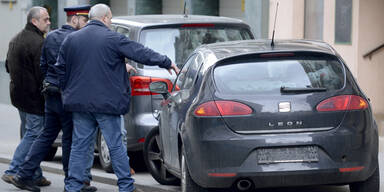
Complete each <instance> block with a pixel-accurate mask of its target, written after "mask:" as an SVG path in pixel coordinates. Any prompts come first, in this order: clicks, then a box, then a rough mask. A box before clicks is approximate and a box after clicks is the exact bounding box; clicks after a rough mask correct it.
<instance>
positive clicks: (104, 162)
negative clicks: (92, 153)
mask: <svg viewBox="0 0 384 192" xmlns="http://www.w3.org/2000/svg"><path fill="white" fill-rule="evenodd" d="M97 149H98V151H99V160H100V164H101V167H102V168H103V170H104V171H106V172H107V173H113V168H112V161H111V156H110V154H109V149H108V146H107V143H106V142H105V140H104V137H103V135H102V134H101V131H100V132H99V135H98V137H97Z"/></svg>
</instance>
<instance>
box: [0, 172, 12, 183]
mask: <svg viewBox="0 0 384 192" xmlns="http://www.w3.org/2000/svg"><path fill="white" fill-rule="evenodd" d="M12 178H13V175H8V174H4V175H3V176H1V179H2V180H3V181H5V182H7V183H9V184H11V183H12Z"/></svg>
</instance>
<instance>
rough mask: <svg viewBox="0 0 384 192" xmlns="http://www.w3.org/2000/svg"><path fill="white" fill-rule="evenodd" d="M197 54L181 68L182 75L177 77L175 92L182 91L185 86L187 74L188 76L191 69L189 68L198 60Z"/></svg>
mask: <svg viewBox="0 0 384 192" xmlns="http://www.w3.org/2000/svg"><path fill="white" fill-rule="evenodd" d="M196 56H197V55H196V54H195V55H192V56H191V57H189V60H188V61H187V62H186V63H185V64H184V66H183V67H182V68H181V70H180V73H179V75H178V76H177V79H176V83H175V85H176V86H175V87H174V90H176V91H178V90H180V88H181V87H182V85H183V82H184V80H185V79H186V76H187V75H186V74H187V70H188V68H189V66H190V65H191V64H192V63H194V61H195V59H196Z"/></svg>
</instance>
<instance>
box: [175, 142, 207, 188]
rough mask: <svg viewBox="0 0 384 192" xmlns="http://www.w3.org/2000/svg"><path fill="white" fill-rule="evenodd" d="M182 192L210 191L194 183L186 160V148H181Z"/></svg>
mask: <svg viewBox="0 0 384 192" xmlns="http://www.w3.org/2000/svg"><path fill="white" fill-rule="evenodd" d="M180 161H181V191H182V192H207V191H208V189H204V188H202V187H200V186H199V185H198V184H196V183H195V181H193V179H192V177H191V175H190V174H189V169H188V166H187V162H186V160H185V151H184V147H182V148H181V158H180Z"/></svg>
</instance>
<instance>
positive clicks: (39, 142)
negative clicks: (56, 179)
mask: <svg viewBox="0 0 384 192" xmlns="http://www.w3.org/2000/svg"><path fill="white" fill-rule="evenodd" d="M60 130H62V131H63V136H62V150H63V154H62V163H63V169H64V172H65V182H66V180H67V178H68V162H69V156H70V151H71V143H72V130H73V122H72V114H71V113H70V112H65V111H64V109H63V104H62V101H61V95H60V94H50V95H48V94H47V95H46V97H45V122H44V129H43V131H42V133H41V135H40V136H39V137H38V138H36V140H35V142H34V143H33V144H32V147H31V149H30V151H29V153H28V155H27V157H26V158H25V161H24V163H22V165H21V167H20V171H19V172H18V173H17V175H19V176H20V177H21V178H23V179H32V176H33V174H34V171H35V170H36V169H37V168H38V167H39V165H40V163H41V161H43V160H44V157H45V156H46V154H48V152H49V151H50V149H51V147H52V144H53V142H54V141H55V139H56V137H57V135H58V134H59V132H60Z"/></svg>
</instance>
